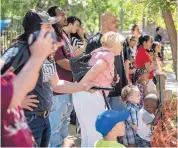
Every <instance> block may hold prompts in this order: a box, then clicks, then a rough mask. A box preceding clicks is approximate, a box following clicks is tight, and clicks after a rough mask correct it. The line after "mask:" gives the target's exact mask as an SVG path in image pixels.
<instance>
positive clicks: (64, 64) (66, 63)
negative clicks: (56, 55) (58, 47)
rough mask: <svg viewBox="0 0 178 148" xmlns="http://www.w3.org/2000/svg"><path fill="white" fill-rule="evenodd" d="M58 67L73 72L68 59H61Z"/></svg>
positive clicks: (58, 61)
mask: <svg viewBox="0 0 178 148" xmlns="http://www.w3.org/2000/svg"><path fill="white" fill-rule="evenodd" d="M56 63H57V65H58V66H60V67H61V68H63V69H65V70H68V71H71V67H70V62H69V60H68V59H61V60H57V61H56Z"/></svg>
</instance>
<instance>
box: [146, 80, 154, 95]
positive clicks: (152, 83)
mask: <svg viewBox="0 0 178 148" xmlns="http://www.w3.org/2000/svg"><path fill="white" fill-rule="evenodd" d="M147 90H148V92H151V91H156V85H155V84H154V82H153V80H152V79H150V80H149V82H148V84H147Z"/></svg>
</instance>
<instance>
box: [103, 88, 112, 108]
mask: <svg viewBox="0 0 178 148" xmlns="http://www.w3.org/2000/svg"><path fill="white" fill-rule="evenodd" d="M102 94H103V97H104V101H105V104H106V107H107V109H108V110H111V107H110V106H109V104H108V102H107V98H106V94H105V92H104V90H102Z"/></svg>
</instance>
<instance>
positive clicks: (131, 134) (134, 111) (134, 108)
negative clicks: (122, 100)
mask: <svg viewBox="0 0 178 148" xmlns="http://www.w3.org/2000/svg"><path fill="white" fill-rule="evenodd" d="M126 109H128V110H130V116H129V118H128V119H127V121H125V125H126V129H125V135H124V136H123V137H122V139H121V141H122V143H123V144H124V145H126V146H128V145H133V144H135V137H136V131H134V130H133V128H132V127H131V125H136V126H138V113H139V106H138V105H137V104H133V103H131V102H128V101H127V102H126Z"/></svg>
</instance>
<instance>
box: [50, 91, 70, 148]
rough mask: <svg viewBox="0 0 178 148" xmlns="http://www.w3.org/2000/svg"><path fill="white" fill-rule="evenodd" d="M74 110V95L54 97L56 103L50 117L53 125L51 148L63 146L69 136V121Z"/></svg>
mask: <svg viewBox="0 0 178 148" xmlns="http://www.w3.org/2000/svg"><path fill="white" fill-rule="evenodd" d="M72 110H73V103H72V95H70V94H65V95H57V96H54V102H53V105H52V108H51V113H50V115H49V120H50V124H51V138H50V147H58V146H61V144H62V142H63V140H64V138H66V137H67V136H68V124H69V120H68V119H69V117H70V114H71V112H72Z"/></svg>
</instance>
